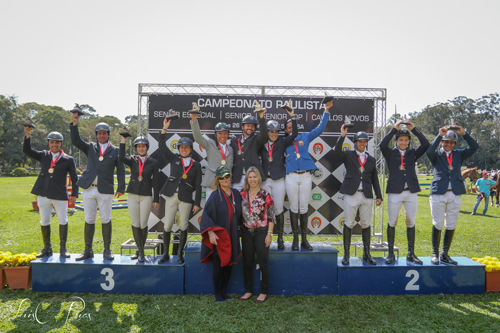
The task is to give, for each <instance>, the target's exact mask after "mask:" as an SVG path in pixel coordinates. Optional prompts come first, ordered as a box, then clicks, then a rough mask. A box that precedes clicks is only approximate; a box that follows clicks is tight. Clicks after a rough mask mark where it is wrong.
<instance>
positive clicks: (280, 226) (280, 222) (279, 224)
mask: <svg viewBox="0 0 500 333" xmlns="http://www.w3.org/2000/svg"><path fill="white" fill-rule="evenodd" d="M276 229H277V231H278V249H284V248H285V243H284V242H283V232H284V229H285V220H284V216H283V213H281V214H279V215H278V216H276Z"/></svg>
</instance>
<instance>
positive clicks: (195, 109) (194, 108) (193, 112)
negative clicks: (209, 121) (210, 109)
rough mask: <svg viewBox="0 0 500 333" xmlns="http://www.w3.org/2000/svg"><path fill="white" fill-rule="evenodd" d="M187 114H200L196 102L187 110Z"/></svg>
mask: <svg viewBox="0 0 500 333" xmlns="http://www.w3.org/2000/svg"><path fill="white" fill-rule="evenodd" d="M189 114H197V115H200V114H201V111H200V107H199V106H198V104H196V102H193V108H192V109H191V110H189Z"/></svg>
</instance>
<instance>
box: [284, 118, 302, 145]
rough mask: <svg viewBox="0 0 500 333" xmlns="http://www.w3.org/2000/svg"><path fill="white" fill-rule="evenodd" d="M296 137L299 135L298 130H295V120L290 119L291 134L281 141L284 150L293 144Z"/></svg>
mask: <svg viewBox="0 0 500 333" xmlns="http://www.w3.org/2000/svg"><path fill="white" fill-rule="evenodd" d="M297 135H299V129H298V128H297V120H296V119H295V118H292V134H291V135H289V136H287V137H285V138H284V139H283V140H285V141H284V143H285V148H286V147H288V146H289V145H291V144H292V143H293V141H294V140H295V139H296V138H297Z"/></svg>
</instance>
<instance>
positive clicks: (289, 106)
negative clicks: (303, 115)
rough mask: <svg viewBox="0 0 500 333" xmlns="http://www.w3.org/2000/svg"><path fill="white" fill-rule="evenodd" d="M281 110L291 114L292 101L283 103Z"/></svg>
mask: <svg viewBox="0 0 500 333" xmlns="http://www.w3.org/2000/svg"><path fill="white" fill-rule="evenodd" d="M281 108H282V109H283V110H285V111H287V112H292V100H289V101H288V102H285V104H284V105H282V106H281Z"/></svg>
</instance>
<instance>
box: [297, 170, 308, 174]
mask: <svg viewBox="0 0 500 333" xmlns="http://www.w3.org/2000/svg"><path fill="white" fill-rule="evenodd" d="M306 172H309V170H306V171H295V173H296V174H298V175H301V174H303V173H306Z"/></svg>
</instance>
